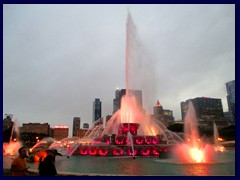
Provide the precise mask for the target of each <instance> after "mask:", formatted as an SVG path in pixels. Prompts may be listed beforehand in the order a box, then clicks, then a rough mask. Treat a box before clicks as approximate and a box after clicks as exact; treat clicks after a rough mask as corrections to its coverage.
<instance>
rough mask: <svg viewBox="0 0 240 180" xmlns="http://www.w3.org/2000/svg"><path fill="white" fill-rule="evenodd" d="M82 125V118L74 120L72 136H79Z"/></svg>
mask: <svg viewBox="0 0 240 180" xmlns="http://www.w3.org/2000/svg"><path fill="white" fill-rule="evenodd" d="M80 124H81V118H80V117H74V118H73V129H72V136H73V137H75V136H77V132H78V130H79V129H80Z"/></svg>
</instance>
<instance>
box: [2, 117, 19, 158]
mask: <svg viewBox="0 0 240 180" xmlns="http://www.w3.org/2000/svg"><path fill="white" fill-rule="evenodd" d="M13 134H16V138H14V139H13ZM21 146H22V143H21V142H20V140H19V128H18V125H17V119H15V120H14V121H13V126H12V129H11V135H10V138H9V142H7V143H3V155H17V154H18V149H19V148H20V147H21Z"/></svg>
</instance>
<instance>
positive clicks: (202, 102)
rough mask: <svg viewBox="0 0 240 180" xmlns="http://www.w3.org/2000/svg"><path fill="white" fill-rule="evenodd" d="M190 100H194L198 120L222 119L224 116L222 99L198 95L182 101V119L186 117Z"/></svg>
mask: <svg viewBox="0 0 240 180" xmlns="http://www.w3.org/2000/svg"><path fill="white" fill-rule="evenodd" d="M190 101H192V104H193V106H194V108H195V111H196V118H197V119H198V120H214V119H222V118H223V117H224V114H223V107H222V100H221V99H215V98H208V97H197V98H194V99H189V100H187V101H185V102H181V113H182V119H184V118H185V115H186V113H187V110H188V104H189V102H190Z"/></svg>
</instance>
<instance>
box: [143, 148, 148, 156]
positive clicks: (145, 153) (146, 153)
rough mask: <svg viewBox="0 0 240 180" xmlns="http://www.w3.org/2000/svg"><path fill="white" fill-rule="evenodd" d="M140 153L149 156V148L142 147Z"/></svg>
mask: <svg viewBox="0 0 240 180" xmlns="http://www.w3.org/2000/svg"><path fill="white" fill-rule="evenodd" d="M141 154H142V155H143V156H149V155H150V149H149V148H144V149H142V150H141Z"/></svg>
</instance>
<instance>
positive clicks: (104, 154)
mask: <svg viewBox="0 0 240 180" xmlns="http://www.w3.org/2000/svg"><path fill="white" fill-rule="evenodd" d="M98 153H99V155H100V156H106V155H107V153H108V149H101V148H100V149H99V152H98Z"/></svg>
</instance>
